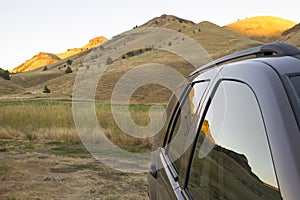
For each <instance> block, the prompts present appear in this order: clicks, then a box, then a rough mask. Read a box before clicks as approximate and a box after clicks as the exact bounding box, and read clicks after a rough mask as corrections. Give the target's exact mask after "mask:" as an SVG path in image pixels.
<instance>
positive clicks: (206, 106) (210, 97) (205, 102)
mask: <svg viewBox="0 0 300 200" xmlns="http://www.w3.org/2000/svg"><path fill="white" fill-rule="evenodd" d="M293 75H294V74H293ZM297 75H299V76H300V73H298V74H297ZM286 78H288V79H289V78H290V77H289V76H287V77H286ZM224 81H230V82H236V83H242V84H244V85H246V86H248V88H249V89H250V90H251V91H252V93H253V95H254V96H255V99H256V102H257V105H258V107H259V113H260V115H261V118H262V123H263V127H264V131H265V133H266V140H267V144H268V149H269V153H270V156H271V161H272V166H273V169H274V173H275V178H276V183H277V185H278V192H279V193H280V195H281V196H282V193H281V189H280V184H279V181H278V175H277V172H276V166H275V163H274V158H273V152H272V149H271V145H270V141H269V136H268V131H267V127H266V123H265V119H264V115H263V113H262V109H261V105H260V103H259V101H258V98H257V94H256V93H255V91H254V90H253V88H252V87H251V86H250V85H249V84H247V83H246V82H244V81H241V80H238V79H233V78H220V79H219V80H217V81H216V82H215V84H214V85H213V87H212V89H211V91H209V93H208V94H207V96H206V98H204V99H203V105H202V108H203V111H202V112H201V113H200V117H199V119H198V121H199V123H198V125H197V129H196V130H197V132H196V136H195V139H194V141H193V144H191V145H192V148H191V151H190V155H189V158H188V164H187V170H186V175H185V180H184V185H183V186H182V190H181V193H182V195H183V196H185V198H187V199H193V197H192V196H191V194H190V193H189V191H188V183H189V178H190V171H191V167H192V161H193V158H194V154H195V150H196V147H197V142H198V139H199V137H200V134H201V127H202V125H203V122H204V120H205V117H206V115H207V112H208V110H209V108H210V106H211V103H212V101H213V99H214V97H215V94H216V91H217V89H218V88H219V86H220V84H221V83H222V82H224ZM289 81H290V80H289ZM290 84H291V83H290Z"/></svg>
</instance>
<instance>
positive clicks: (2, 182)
mask: <svg viewBox="0 0 300 200" xmlns="http://www.w3.org/2000/svg"><path fill="white" fill-rule="evenodd" d="M77 146H78V145H77ZM72 148H73V150H74V149H75V147H74V145H71V147H70V145H65V144H62V143H60V144H58V145H57V144H37V143H27V142H19V141H18V142H16V141H3V140H0V199H1V200H2V199H3V200H4V199H6V200H7V199H9V200H10V199H22V200H23V199H95V200H96V199H97V200H105V199H107V200H112V199H114V200H117V199H148V196H147V183H146V181H147V179H146V174H128V173H122V172H119V171H116V170H113V169H111V168H109V167H107V166H105V165H103V164H102V163H100V162H97V161H96V160H95V159H94V158H93V157H91V156H90V155H89V154H88V153H87V152H85V151H83V153H79V151H76V152H75V151H70V149H71V150H72ZM76 148H77V149H79V148H78V147H76ZM66 150H68V151H69V152H67V151H66ZM74 152H75V153H74Z"/></svg>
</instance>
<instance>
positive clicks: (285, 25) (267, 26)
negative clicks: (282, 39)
mask: <svg viewBox="0 0 300 200" xmlns="http://www.w3.org/2000/svg"><path fill="white" fill-rule="evenodd" d="M296 24H297V23H296V22H293V21H290V20H286V19H282V18H278V17H272V16H256V17H251V18H246V19H242V20H238V21H237V22H234V23H231V24H229V25H227V26H225V28H228V29H230V30H232V31H235V32H238V33H241V34H243V35H246V36H254V37H262V36H266V37H273V36H280V35H281V34H282V33H283V32H284V31H286V30H288V29H290V28H292V27H293V26H295V25H296Z"/></svg>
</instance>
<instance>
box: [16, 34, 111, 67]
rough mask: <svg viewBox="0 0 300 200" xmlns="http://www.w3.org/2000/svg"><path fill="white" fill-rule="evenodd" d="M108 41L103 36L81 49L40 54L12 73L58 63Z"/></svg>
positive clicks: (92, 40)
mask: <svg viewBox="0 0 300 200" xmlns="http://www.w3.org/2000/svg"><path fill="white" fill-rule="evenodd" d="M106 41H107V39H106V38H105V37H103V36H100V37H96V38H93V39H91V40H90V41H89V43H88V44H86V45H84V46H83V47H81V48H73V49H68V51H66V52H64V53H59V54H51V53H44V52H40V53H39V54H37V55H35V56H34V57H32V58H31V59H29V60H27V61H25V62H24V63H23V64H21V65H19V66H18V67H16V68H14V69H13V70H12V71H11V72H13V73H17V72H28V71H31V70H34V69H37V68H39V67H42V66H46V65H49V64H52V63H56V62H57V61H59V60H61V59H64V58H68V57H70V56H73V55H75V54H78V53H80V52H83V51H86V50H88V49H91V48H93V47H96V46H98V45H101V44H102V43H104V42H106Z"/></svg>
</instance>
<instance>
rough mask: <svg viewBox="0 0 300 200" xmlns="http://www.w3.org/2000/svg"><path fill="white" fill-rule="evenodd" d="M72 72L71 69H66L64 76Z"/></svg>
mask: <svg viewBox="0 0 300 200" xmlns="http://www.w3.org/2000/svg"><path fill="white" fill-rule="evenodd" d="M72 72H73V71H72V69H71V67H69V66H68V67H67V69H66V70H65V73H66V74H69V73H72Z"/></svg>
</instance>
